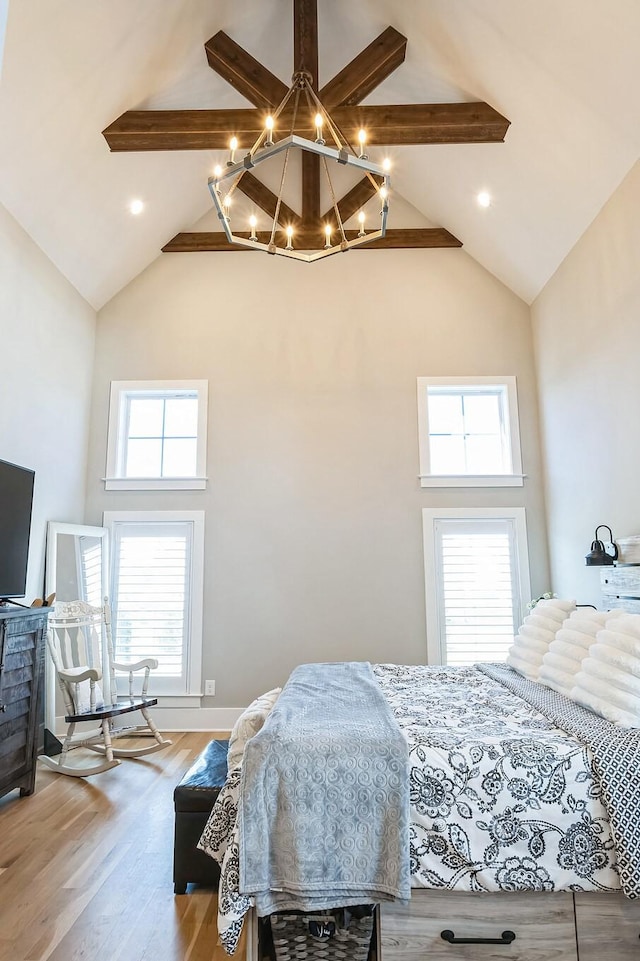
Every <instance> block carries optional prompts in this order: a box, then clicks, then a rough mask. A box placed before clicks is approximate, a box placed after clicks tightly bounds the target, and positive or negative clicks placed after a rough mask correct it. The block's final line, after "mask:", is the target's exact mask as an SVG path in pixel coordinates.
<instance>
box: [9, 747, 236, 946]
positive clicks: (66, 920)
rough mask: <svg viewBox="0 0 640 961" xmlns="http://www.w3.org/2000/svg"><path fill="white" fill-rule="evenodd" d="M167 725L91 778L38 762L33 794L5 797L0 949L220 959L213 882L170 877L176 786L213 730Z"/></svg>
mask: <svg viewBox="0 0 640 961" xmlns="http://www.w3.org/2000/svg"><path fill="white" fill-rule="evenodd" d="M215 736H218V737H224V736H225V735H224V734H218V735H215ZM227 736H228V735H227ZM169 737H170V738H171V740H172V741H173V744H172V746H171V747H169V748H167V749H166V750H165V751H162V752H159V753H158V754H152V755H150V756H148V757H146V758H140V759H138V760H126V761H123V762H122V764H120V766H119V767H117V768H114V769H113V770H111V771H106V772H104V773H103V774H98V775H96V776H95V777H93V778H87V779H84V778H70V777H65V776H64V775H60V774H55V773H54V772H52V771H48V770H46V769H45V768H43V767H41V766H40V765H39V766H38V774H37V779H36V793H35V794H34V795H33V796H32V797H28V798H20V797H19V795H18V792H16V791H14V792H12V793H11V794H8V795H5V797H3V798H0V961H224V959H225V958H226V955H225V954H224V951H223V950H222V948H221V947H220V946H219V945H217V939H218V936H217V928H216V912H217V898H216V892H215V891H214V890H213V889H212V888H198V887H193V886H191V887H190V888H189V889H188V891H189V893H187V894H185V895H180V896H175V895H174V894H173V879H172V860H173V789H174V787H175V785H176V784H177V783H178V782H179V781H180V778H181V777H182V775H183V774H184V772H185V771H186V769H187V768H188V767H189V765H190V764H191V763H192V761H193V760H194V758H195V756H196V755H197V754H198V753H199V752H200V751H201V750H202V749H203V748H204V747H205V745H206V744H207V743H208V742H209V741H210V740H211V737H212V735H211V734H207V733H188V734H170V735H169ZM242 956H243V955H242V954H241V953H240V952H239V953H238V957H242Z"/></svg>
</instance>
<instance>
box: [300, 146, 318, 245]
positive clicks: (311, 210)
mask: <svg viewBox="0 0 640 961" xmlns="http://www.w3.org/2000/svg"><path fill="white" fill-rule="evenodd" d="M302 220H303V221H304V223H305V224H307V226H311V225H312V224H318V223H319V222H320V157H319V156H318V155H317V154H313V153H309V151H308V150H303V152H302Z"/></svg>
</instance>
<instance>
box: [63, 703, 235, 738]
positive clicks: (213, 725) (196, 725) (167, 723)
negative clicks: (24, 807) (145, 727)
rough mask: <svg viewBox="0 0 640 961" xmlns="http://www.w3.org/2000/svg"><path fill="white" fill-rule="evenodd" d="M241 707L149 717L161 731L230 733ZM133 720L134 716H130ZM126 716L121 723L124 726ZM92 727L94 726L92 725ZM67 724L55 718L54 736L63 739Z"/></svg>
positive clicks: (157, 711)
mask: <svg viewBox="0 0 640 961" xmlns="http://www.w3.org/2000/svg"><path fill="white" fill-rule="evenodd" d="M243 710H244V708H242V707H196V708H190V707H154V708H151V716H152V717H153V720H154V721H155V723H156V724H157V725H158V727H159V728H160V730H161V731H167V732H169V731H211V732H212V733H216V732H218V731H230V730H231V728H232V727H233V725H234V724H235V722H236V721H237V720H238V718H239V717H240V715H241V714H242V712H243ZM132 718H134V719H135V715H132ZM126 722H127V715H123V721H122V723H125V724H126ZM92 726H95V724H94V725H92ZM66 731H67V724H66V723H65V720H64V717H56V735H57V736H58V737H64V735H65V734H66Z"/></svg>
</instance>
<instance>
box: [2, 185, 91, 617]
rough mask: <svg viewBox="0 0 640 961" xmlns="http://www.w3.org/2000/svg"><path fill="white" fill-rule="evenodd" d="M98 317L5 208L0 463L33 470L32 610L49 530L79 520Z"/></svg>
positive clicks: (40, 584) (29, 596)
mask: <svg viewBox="0 0 640 961" xmlns="http://www.w3.org/2000/svg"><path fill="white" fill-rule="evenodd" d="M94 345H95V311H94V310H93V308H91V307H90V306H89V305H88V304H87V302H86V301H85V300H83V298H82V297H81V296H80V295H79V294H78V292H77V291H76V290H75V289H74V288H73V287H72V286H71V284H69V282H68V281H67V280H65V279H64V277H63V276H62V275H61V274H60V273H59V272H58V270H57V269H56V268H55V267H54V266H53V264H52V263H51V262H50V261H49V260H48V258H47V257H46V256H45V255H44V254H43V253H42V251H41V250H40V248H39V247H37V246H36V245H35V244H34V243H33V241H32V240H31V239H30V238H29V237H28V236H27V234H26V233H25V232H24V231H23V230H22V228H21V227H20V226H19V225H18V224H17V223H16V221H15V220H14V219H13V218H12V217H11V215H10V214H9V213H8V212H7V211H6V209H5V208H4V207H3V206H2V205H1V204H0V352H1V353H0V357H1V364H2V366H1V369H0V458H2V459H3V460H9V461H12V462H13V463H17V464H20V465H22V466H24V467H29V468H31V469H33V470H35V472H36V482H35V493H34V504H33V520H32V525H31V545H30V551H29V567H28V577H27V594H26V598H27V602H30V601H31V600H32V599H33V598H34V597H41V596H42V590H43V573H44V547H45V534H46V523H47V521H49V520H59V521H72V522H82V521H83V518H84V497H85V476H86V458H87V444H88V425H89V406H90V396H91V378H92V370H93V354H94Z"/></svg>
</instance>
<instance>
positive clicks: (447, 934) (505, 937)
mask: <svg viewBox="0 0 640 961" xmlns="http://www.w3.org/2000/svg"><path fill="white" fill-rule="evenodd" d="M440 937H441V938H442V940H443V941H448V942H449V944H511V942H512V941H515V939H516V936H515V934H514V933H513V931H503V932H502V936H501V937H500V938H456V936H455V934H454V933H453V931H448V930H447V931H441V932H440Z"/></svg>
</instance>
